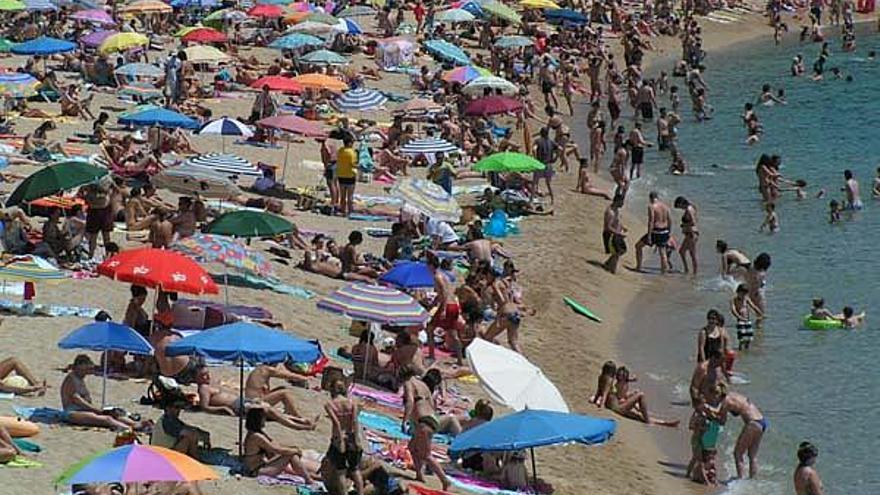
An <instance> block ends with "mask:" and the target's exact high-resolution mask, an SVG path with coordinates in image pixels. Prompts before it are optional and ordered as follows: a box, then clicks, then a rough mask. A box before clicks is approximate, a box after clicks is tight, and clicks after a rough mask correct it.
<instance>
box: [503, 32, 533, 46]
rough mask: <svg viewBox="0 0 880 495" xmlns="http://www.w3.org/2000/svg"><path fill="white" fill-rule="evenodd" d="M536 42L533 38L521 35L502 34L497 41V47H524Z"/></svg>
mask: <svg viewBox="0 0 880 495" xmlns="http://www.w3.org/2000/svg"><path fill="white" fill-rule="evenodd" d="M534 44H535V42H534V41H532V40H531V38H527V37H525V36H519V35H510V36H502V37H500V38H498V40H497V41H496V42H495V48H503V49H508V48H524V47H527V46H532V45H534Z"/></svg>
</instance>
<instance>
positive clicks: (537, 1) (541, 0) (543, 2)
mask: <svg viewBox="0 0 880 495" xmlns="http://www.w3.org/2000/svg"><path fill="white" fill-rule="evenodd" d="M519 4H520V6H522V7H524V8H527V9H548V10H555V9H559V8H560V7H559V4H557V3H556V2H554V1H553V0H520V2H519Z"/></svg>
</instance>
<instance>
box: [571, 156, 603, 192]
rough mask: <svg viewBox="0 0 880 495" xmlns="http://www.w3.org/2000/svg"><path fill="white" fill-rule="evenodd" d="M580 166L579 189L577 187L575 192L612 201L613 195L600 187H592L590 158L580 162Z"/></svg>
mask: <svg viewBox="0 0 880 495" xmlns="http://www.w3.org/2000/svg"><path fill="white" fill-rule="evenodd" d="M578 164H579V168H578V182H577V187H575V189H574V191H575V192H579V193H581V194H586V195H588V196H598V197H600V198H604V199H607V200H608V201H611V194H609V193H608V191H605V190H603V189H599V188H598V187H594V186H593V185H592V182H591V179H590V173H589V168H590V160H589V159H588V158H581V159H580V160H579V161H578Z"/></svg>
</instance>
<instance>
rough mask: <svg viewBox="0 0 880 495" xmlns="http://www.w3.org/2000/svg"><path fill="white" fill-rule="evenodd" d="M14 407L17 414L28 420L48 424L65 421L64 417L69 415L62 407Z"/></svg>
mask: <svg viewBox="0 0 880 495" xmlns="http://www.w3.org/2000/svg"><path fill="white" fill-rule="evenodd" d="M12 409H13V410H15V414H17V415H19V416H21V417H22V418H24V419H26V420H28V421H33V422H34V423H43V424H47V425H53V424H58V423H63V422H64V418H65V417H67V414H66V413H65V412H64V411H62V410H61V409H53V408H51V407H24V406H13V407H12Z"/></svg>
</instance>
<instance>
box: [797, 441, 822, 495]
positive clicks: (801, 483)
mask: <svg viewBox="0 0 880 495" xmlns="http://www.w3.org/2000/svg"><path fill="white" fill-rule="evenodd" d="M818 457H819V449H818V448H816V446H815V445H813V444H811V443H810V442H801V444H800V445H798V450H797V458H798V465H797V468H795V470H794V493H795V495H825V487H824V486H822V478H820V477H819V472H818V471H816V468H815V467H813V465H814V464H816V458H818Z"/></svg>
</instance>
